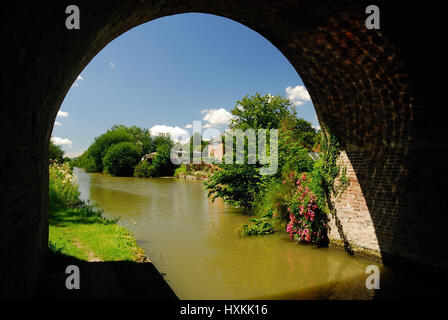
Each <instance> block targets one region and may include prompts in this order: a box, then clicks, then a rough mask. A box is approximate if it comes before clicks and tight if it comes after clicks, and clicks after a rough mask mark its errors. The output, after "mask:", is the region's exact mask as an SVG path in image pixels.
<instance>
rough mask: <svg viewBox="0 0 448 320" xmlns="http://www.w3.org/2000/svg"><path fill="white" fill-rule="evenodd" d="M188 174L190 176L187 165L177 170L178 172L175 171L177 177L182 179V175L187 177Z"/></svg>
mask: <svg viewBox="0 0 448 320" xmlns="http://www.w3.org/2000/svg"><path fill="white" fill-rule="evenodd" d="M187 174H188V171H187V166H186V165H181V166H180V167H179V168H176V170H174V176H175V177H180V176H182V175H187Z"/></svg>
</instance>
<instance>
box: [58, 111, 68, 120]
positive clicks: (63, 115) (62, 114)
mask: <svg viewBox="0 0 448 320" xmlns="http://www.w3.org/2000/svg"><path fill="white" fill-rule="evenodd" d="M57 117H58V118H68V112H65V111H61V110H59V111H58V115H57Z"/></svg>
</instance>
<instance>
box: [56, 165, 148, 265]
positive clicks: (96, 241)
mask: <svg viewBox="0 0 448 320" xmlns="http://www.w3.org/2000/svg"><path fill="white" fill-rule="evenodd" d="M49 172H50V177H49V178H50V185H49V187H50V190H49V191H50V227H49V242H48V246H49V248H50V250H52V251H53V252H56V253H59V254H64V255H69V256H73V257H76V258H78V259H82V260H90V259H91V258H92V256H93V257H95V258H96V259H99V260H101V261H118V260H128V261H141V259H142V256H143V255H144V253H143V250H142V249H141V248H140V247H138V245H137V243H136V241H135V239H134V238H133V237H132V236H131V234H130V233H129V231H128V230H127V229H125V228H124V227H121V226H119V225H117V219H106V218H104V217H102V211H100V210H96V209H95V208H94V207H93V206H91V205H88V204H87V203H85V202H84V201H82V200H81V199H80V198H79V195H80V194H79V191H78V186H77V183H76V178H75V176H74V175H73V172H72V171H71V169H70V167H69V165H68V164H58V163H52V164H51V165H50V167H49Z"/></svg>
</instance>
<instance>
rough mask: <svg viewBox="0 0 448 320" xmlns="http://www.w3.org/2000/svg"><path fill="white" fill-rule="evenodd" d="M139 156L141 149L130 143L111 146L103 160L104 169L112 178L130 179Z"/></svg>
mask: <svg viewBox="0 0 448 320" xmlns="http://www.w3.org/2000/svg"><path fill="white" fill-rule="evenodd" d="M141 154H142V150H141V148H140V147H138V146H136V145H134V144H132V143H130V142H121V143H118V144H116V145H113V146H112V147H110V148H109V150H108V151H107V153H106V156H105V157H104V159H103V166H104V169H105V171H107V172H108V173H110V174H111V175H113V176H121V177H132V175H133V173H134V167H135V166H136V165H137V164H138V163H139V162H140V158H141Z"/></svg>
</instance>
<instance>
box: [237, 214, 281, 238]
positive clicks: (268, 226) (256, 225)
mask: <svg viewBox="0 0 448 320" xmlns="http://www.w3.org/2000/svg"><path fill="white" fill-rule="evenodd" d="M249 221H251V222H253V223H252V224H242V225H241V226H239V227H238V228H237V229H236V231H235V233H236V234H237V235H239V236H240V237H244V236H251V235H264V234H270V233H273V232H274V222H273V220H272V210H268V211H267V212H266V213H265V214H264V215H263V216H262V217H261V218H260V219H256V218H252V219H249Z"/></svg>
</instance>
